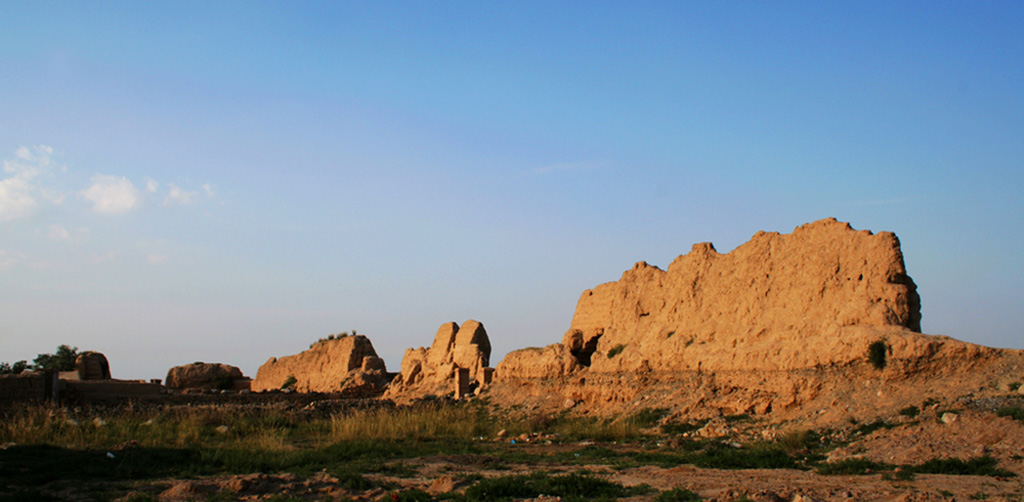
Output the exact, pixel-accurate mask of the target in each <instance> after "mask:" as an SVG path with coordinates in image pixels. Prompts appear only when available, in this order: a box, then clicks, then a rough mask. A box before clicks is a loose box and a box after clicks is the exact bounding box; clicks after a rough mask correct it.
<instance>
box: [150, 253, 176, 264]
mask: <svg viewBox="0 0 1024 502" xmlns="http://www.w3.org/2000/svg"><path fill="white" fill-rule="evenodd" d="M170 259H171V257H170V256H167V255H165V254H159V253H151V254H149V255H148V256H146V262H148V263H149V264H150V265H163V264H164V263H167V262H168V261H169V260H170Z"/></svg>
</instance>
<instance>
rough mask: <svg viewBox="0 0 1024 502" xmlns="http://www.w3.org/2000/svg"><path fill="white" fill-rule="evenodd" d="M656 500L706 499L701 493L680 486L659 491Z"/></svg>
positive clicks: (669, 501) (666, 501) (692, 501)
mask: <svg viewBox="0 0 1024 502" xmlns="http://www.w3.org/2000/svg"><path fill="white" fill-rule="evenodd" d="M654 500H655V502H699V501H701V500H704V499H702V498H701V497H700V495H697V494H696V493H693V492H691V491H690V490H687V489H686V488H683V487H681V486H679V487H676V488H673V489H671V490H665V491H663V492H661V493H659V494H658V496H657V497H655V499H654Z"/></svg>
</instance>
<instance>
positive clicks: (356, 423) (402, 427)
mask: <svg viewBox="0 0 1024 502" xmlns="http://www.w3.org/2000/svg"><path fill="white" fill-rule="evenodd" d="M491 429H493V427H492V426H491V425H490V423H489V421H488V420H487V419H486V418H485V417H484V416H482V414H481V412H480V411H479V409H476V408H471V407H468V406H418V407H410V408H397V409H383V408H378V409H373V410H357V411H355V412H353V413H349V414H345V415H339V416H335V417H333V418H332V419H331V439H332V440H333V441H353V440H362V439H373V440H417V441H421V440H432V439H449V438H459V439H470V438H473V437H475V436H480V435H485V434H489V433H490V430H491Z"/></svg>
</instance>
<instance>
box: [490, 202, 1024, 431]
mask: <svg viewBox="0 0 1024 502" xmlns="http://www.w3.org/2000/svg"><path fill="white" fill-rule="evenodd" d="M920 305H921V303H920V298H919V297H918V294H917V291H916V286H915V285H914V282H913V281H912V280H911V279H910V277H909V276H907V273H906V268H905V266H904V262H903V255H902V252H901V251H900V245H899V240H898V239H897V238H896V236H895V235H893V234H892V233H889V232H882V233H879V234H873V233H871V232H869V231H866V230H861V231H857V230H854V229H852V228H851V227H850V225H849V224H847V223H842V222H838V221H836V220H834V219H827V220H821V221H817V222H814V223H809V224H806V225H803V226H800V227H798V228H796V229H795V230H794V231H793V233H792V234H784V235H783V234H778V233H766V232H759V233H757V234H756V235H754V237H753V238H752V239H751V240H750V241H749V242H747V243H745V244H743V245H741V246H739V247H738V248H736V249H735V250H733V251H732V252H730V253H728V254H720V253H718V252H717V251H715V249H714V247H713V246H712V245H711V244H710V243H704V244H697V245H694V246H693V250H692V251H691V252H690V253H689V254H687V255H685V256H680V257H678V258H676V260H674V261H673V262H672V264H671V265H670V266H669V267H668V270H667V271H666V270H661V269H659V268H657V267H653V266H651V265H648V264H647V263H644V262H640V263H637V264H636V265H635V266H634V267H633V268H632V269H630V270H627V271H626V272H625V273H623V274H622V277H621V279H620V280H618V281H616V282H611V283H606V284H602V285H600V286H597V287H596V288H594V289H591V290H587V291H584V292H583V294H582V295H581V297H580V300H579V302H578V303H577V307H576V313H575V315H574V316H573V320H572V324H571V326H570V329H569V330H568V331H567V332H566V334H565V335H564V336H563V339H562V342H561V343H558V344H554V345H550V346H548V347H545V348H543V349H536V348H531V349H523V350H519V351H514V352H512V353H510V354H508V356H506V358H505V359H504V360H503V361H502V362H501V363H500V364H498V367H497V370H496V379H497V382H498V383H497V384H496V386H495V387H494V389H492V391H491V393H492V396H494V398H495V399H496V400H498V401H502V402H519V403H523V402H526V401H532V402H535V403H541V402H544V403H546V404H547V405H548V406H558V405H559V404H560V403H563V402H565V400H566V399H571V400H573V401H575V402H577V403H580V405H581V406H580V407H579V409H582V410H594V411H598V412H602V411H607V412H619V411H622V410H624V409H630V408H637V407H668V408H670V409H673V410H675V411H676V412H677V413H678V414H679V415H680V416H682V415H686V414H689V415H693V414H698V415H699V414H707V415H715V414H719V413H762V414H763V413H770V412H772V411H774V412H775V414H776V415H779V416H781V415H782V414H784V413H781V411H783V410H796V409H798V408H801V409H802V406H803V405H806V404H808V403H811V402H814V403H818V402H819V401H822V404H824V405H825V406H826V407H837V406H838V400H836V399H834V396H836V395H843V394H844V393H847V394H851V395H857V396H858V397H861V394H864V388H866V387H869V388H872V389H874V390H872V392H875V393H878V392H883V393H884V392H889V391H888V386H887V385H885V384H881V383H882V382H892V381H897V380H900V379H906V378H908V377H909V376H911V375H917V374H932V375H935V376H936V377H939V376H942V375H947V376H948V375H951V374H952V373H953V372H954V371H963V370H967V369H969V368H972V367H977V366H978V365H979V364H980V362H981V361H982V360H983V359H986V358H993V357H997V356H1001V355H1002V354H1003V353H1002V352H1000V351H998V350H996V349H990V348H987V347H982V346H978V345H974V344H969V343H964V342H960V341H957V340H954V339H951V338H948V337H942V336H928V335H922V334H920V333H919V331H920V320H921V314H920V308H921V306H920ZM876 343H881V344H884V352H885V355H886V364H885V366H884V367H882V368H877V367H875V366H874V365H873V364H871V363H870V362H869V359H868V353H869V347H870V346H871V345H872V344H876ZM1017 356H1019V354H1018V355H1016V356H1015V357H1017ZM954 377H955V375H954ZM851 378H863V379H864V380H860V381H857V382H856V383H854V380H851ZM871 382H879V383H880V385H881V387H879V388H877V389H875V388H874V387H872V386H871V385H867V386H866V387H865V384H869V383H871ZM946 383H949V382H946ZM851 386H852V387H856V386H859V388H857V389H855V388H852V387H851ZM890 394H898V392H890ZM879 395H880V394H879ZM863 398H866V399H868V401H871V402H873V403H875V404H879V405H882V403H883V402H885V401H884V400H879V399H878V397H877V396H875V397H872V398H868V397H866V395H865V396H864V397H863ZM833 401H835V402H833ZM836 410H837V411H835V414H836V415H842V413H845V412H846V411H845V409H838V408H836Z"/></svg>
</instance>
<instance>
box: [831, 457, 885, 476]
mask: <svg viewBox="0 0 1024 502" xmlns="http://www.w3.org/2000/svg"><path fill="white" fill-rule="evenodd" d="M892 469H893V466H891V465H889V464H883V463H881V462H875V461H872V460H868V459H866V458H846V459H843V460H840V461H838V462H830V463H827V464H820V465H818V468H817V471H818V474H823V475H825V476H837V475H863V474H872V473H875V472H879V471H889V470H892Z"/></svg>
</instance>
